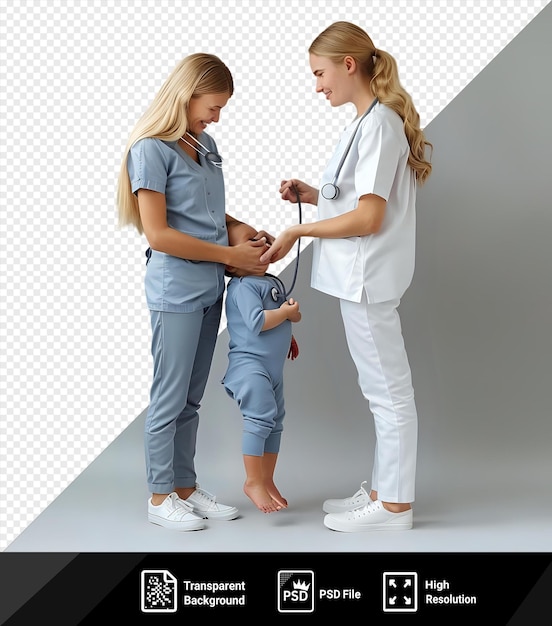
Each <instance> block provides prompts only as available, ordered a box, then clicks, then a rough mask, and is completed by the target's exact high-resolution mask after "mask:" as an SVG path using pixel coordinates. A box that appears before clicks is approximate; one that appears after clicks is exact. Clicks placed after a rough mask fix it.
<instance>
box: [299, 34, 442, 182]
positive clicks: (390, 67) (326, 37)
mask: <svg viewBox="0 0 552 626" xmlns="http://www.w3.org/2000/svg"><path fill="white" fill-rule="evenodd" d="M309 52H310V53H311V54H314V55H316V56H323V57H327V58H329V59H330V60H331V61H333V62H334V63H341V62H342V61H343V59H344V58H345V57H346V56H351V57H353V58H354V59H355V60H356V62H357V63H358V65H359V67H360V69H361V71H362V72H363V74H364V75H365V76H366V77H367V78H368V79H369V80H370V87H371V89H372V92H373V93H374V95H375V96H376V98H377V99H378V100H379V102H381V103H382V104H385V105H386V106H388V107H389V108H391V109H393V111H395V112H396V113H398V115H400V117H401V119H402V120H403V125H404V132H405V134H406V138H407V140H408V144H409V145H410V155H409V157H408V163H409V165H410V167H411V168H412V169H413V170H414V173H415V175H416V180H417V181H418V183H419V184H423V183H424V182H425V181H426V180H427V178H428V177H429V175H430V174H431V163H430V161H429V160H428V159H426V149H427V148H429V149H430V152H431V151H432V150H433V146H432V145H431V143H429V142H428V141H427V140H426V138H425V135H424V132H423V130H422V129H421V128H420V116H419V114H418V112H417V111H416V108H415V107H414V104H413V102H412V98H411V97H410V95H409V94H408V93H407V91H406V90H405V89H404V88H403V87H402V85H401V83H400V80H399V72H398V69H397V62H396V61H395V59H394V57H393V56H391V55H390V54H389V53H388V52H385V51H383V50H380V49H379V48H378V49H376V47H375V46H374V43H373V42H372V39H371V38H370V37H369V36H368V34H367V33H366V32H365V31H364V30H362V28H360V27H359V26H356V25H355V24H351V23H350V22H335V23H334V24H331V25H330V26H328V28H326V30H324V31H323V32H321V33H320V34H319V35H318V37H316V39H315V40H314V41H313V42H312V44H311V45H310V47H309Z"/></svg>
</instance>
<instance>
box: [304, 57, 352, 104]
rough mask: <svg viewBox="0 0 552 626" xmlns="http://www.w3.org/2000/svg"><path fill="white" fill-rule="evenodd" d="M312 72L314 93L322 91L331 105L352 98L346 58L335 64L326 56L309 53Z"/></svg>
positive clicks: (345, 101)
mask: <svg viewBox="0 0 552 626" xmlns="http://www.w3.org/2000/svg"><path fill="white" fill-rule="evenodd" d="M309 61H310V66H311V70H312V73H313V74H314V75H315V76H316V93H323V94H324V95H325V96H326V100H328V101H329V102H330V104H331V105H332V106H333V107H337V106H340V105H342V104H345V103H347V102H351V100H352V93H353V92H352V81H351V80H350V78H351V72H350V66H349V65H348V64H347V62H346V61H347V59H345V60H343V62H342V63H339V64H336V63H334V62H333V61H332V60H330V59H329V58H328V57H321V56H316V55H315V54H310V55H309Z"/></svg>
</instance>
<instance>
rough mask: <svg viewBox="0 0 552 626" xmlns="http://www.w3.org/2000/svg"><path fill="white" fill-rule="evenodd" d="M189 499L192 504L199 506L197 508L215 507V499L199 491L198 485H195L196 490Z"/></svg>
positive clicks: (202, 490)
mask: <svg viewBox="0 0 552 626" xmlns="http://www.w3.org/2000/svg"><path fill="white" fill-rule="evenodd" d="M191 497H192V501H193V502H194V504H195V505H196V506H199V508H202V509H207V508H209V509H214V508H216V507H217V497H216V496H215V495H214V494H212V493H209V492H208V491H205V490H204V489H200V488H199V485H196V489H195V491H194V492H193V493H192V495H191Z"/></svg>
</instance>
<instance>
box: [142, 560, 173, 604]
mask: <svg viewBox="0 0 552 626" xmlns="http://www.w3.org/2000/svg"><path fill="white" fill-rule="evenodd" d="M176 583H177V581H176V578H175V577H174V576H173V575H172V574H171V573H170V572H169V571H168V570H166V569H145V570H142V575H141V585H140V590H141V593H140V609H141V610H142V612H143V613H174V612H175V611H176V609H177V603H176V598H177V584H176Z"/></svg>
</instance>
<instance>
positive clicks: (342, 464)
mask: <svg viewBox="0 0 552 626" xmlns="http://www.w3.org/2000/svg"><path fill="white" fill-rule="evenodd" d="M551 33H552V5H548V6H547V7H546V8H545V9H544V10H543V11H542V12H541V13H540V14H539V15H538V16H537V17H536V18H535V19H534V20H533V21H532V22H531V23H530V24H529V25H528V26H527V27H526V28H525V29H524V30H523V31H522V32H521V33H520V34H519V35H518V36H517V37H516V38H515V39H514V40H513V41H512V42H511V43H510V44H509V45H508V46H507V47H506V48H505V49H504V50H503V51H502V52H501V53H500V54H499V55H498V56H497V57H496V58H495V59H494V60H493V61H492V62H491V63H490V64H489V65H488V66H487V68H486V69H485V70H484V71H482V72H481V73H480V74H479V75H478V77H477V78H476V79H475V80H473V81H472V82H471V83H470V84H469V85H468V86H467V87H466V88H465V89H464V90H463V91H462V92H461V93H460V94H459V95H458V96H457V97H456V98H455V99H454V101H453V102H452V103H451V104H450V105H449V106H447V107H446V108H445V109H444V110H443V111H442V112H441V113H440V114H439V116H438V117H437V118H435V119H434V120H433V121H432V122H431V124H430V125H429V126H428V128H427V129H426V131H427V136H428V138H429V140H430V141H431V142H432V143H433V144H434V157H433V163H434V172H433V175H432V177H431V178H430V180H429V182H428V184H427V185H426V186H425V187H423V188H422V189H421V190H420V192H419V196H418V252H417V269H416V273H415V277H414V281H413V284H412V286H411V288H410V290H409V291H408V292H407V294H406V296H405V297H404V299H403V302H402V304H401V308H400V310H401V318H402V321H403V329H404V335H405V340H406V343H407V349H408V352H409V355H410V361H411V366H412V371H413V377H414V385H415V390H416V397H417V403H418V409H419V415H420V448H419V450H420V456H419V480H418V493H419V494H420V493H422V494H428V493H434V494H439V493H443V492H445V491H446V492H448V493H449V494H450V492H451V490H452V491H453V492H456V493H458V494H460V492H461V491H462V490H466V492H468V491H469V490H470V489H471V488H472V487H478V486H479V487H483V490H484V491H485V492H487V493H489V494H492V491H493V489H497V488H511V490H512V493H514V492H515V491H516V489H519V488H520V485H521V484H522V483H519V481H520V480H522V481H524V480H531V481H533V483H532V485H533V487H535V486H537V484H538V483H539V482H542V484H543V486H545V487H546V490H547V491H548V492H549V491H550V488H549V486H548V484H549V482H550V481H549V477H550V475H551V474H552V469H551V461H550V456H551V455H550V451H549V448H550V442H551V441H552V419H551V418H552V408H551V403H550V394H551V391H552V369H551V361H552V332H551V329H550V321H551V319H552V271H551V270H552V245H551V241H550V240H551V239H552V210H551V209H552V167H551V166H552V158H551V154H552V153H551V146H552V121H551V116H550V111H551V108H550V107H551V102H552V85H551V82H552V81H551V79H550V66H549V65H550V60H551V59H552V44H551V41H552V37H551ZM474 45H477V42H474ZM465 62H466V63H469V62H470V57H469V50H466V58H465ZM315 137H316V129H315V128H313V140H315ZM310 260H311V250H310V247H306V248H305V249H304V250H303V252H302V255H301V263H300V272H299V278H298V281H297V285H296V287H295V290H294V292H293V296H294V297H295V298H296V299H298V300H299V302H300V304H301V308H302V311H303V320H302V321H301V322H300V323H299V324H298V325H295V327H294V330H295V336H296V337H297V340H298V342H299V347H300V350H301V354H300V356H299V358H298V359H297V360H296V361H294V362H288V363H287V365H286V404H287V417H286V431H285V434H284V438H283V445H282V452H281V464H280V467H281V470H280V471H281V472H282V474H283V477H284V478H283V480H286V478H287V480H288V481H289V483H290V485H292V486H293V485H298V486H300V489H301V492H302V493H304V487H305V483H307V484H308V483H309V481H318V482H329V483H333V484H335V486H336V488H337V487H338V486H340V487H341V486H345V485H347V486H348V487H347V488H348V489H349V490H350V488H351V486H354V485H355V484H357V481H358V480H360V479H361V478H362V477H365V478H368V477H369V468H370V466H371V462H372V446H373V428H372V422H371V419H370V418H369V416H368V409H367V406H366V403H365V401H364V400H363V398H362V397H361V396H360V392H359V390H358V387H357V384H356V372H355V370H354V367H353V365H352V363H351V360H350V358H349V355H348V352H347V348H346V345H345V342H344V335H343V329H342V325H341V319H340V315H339V310H338V304H337V302H336V301H335V300H334V299H333V298H331V297H329V296H325V295H323V294H319V293H317V292H315V291H313V290H311V289H310V286H309V277H310ZM292 271H293V267H292V266H290V267H288V268H287V269H286V271H285V272H284V273H283V275H282V277H283V278H284V279H285V280H287V282H288V283H289V282H290V281H291V274H292ZM227 341H228V337H227V333H226V332H223V333H222V334H221V336H220V340H219V343H218V347H217V352H216V356H215V362H214V366H213V372H212V379H211V382H210V384H209V387H208V389H207V393H206V396H205V402H204V408H203V411H202V415H203V417H202V426H201V431H200V440H199V448H198V466H199V468H200V469H201V468H202V466H203V470H202V471H206V470H207V469H209V468H211V469H212V458H213V455H214V454H216V456H217V458H218V459H219V460H221V461H223V462H224V463H226V464H227V465H226V467H228V468H229V471H230V472H232V471H234V470H236V471H239V472H242V469H241V457H240V443H239V437H240V428H241V424H240V418H239V413H238V411H237V407H235V406H234V405H233V404H232V402H231V401H230V400H229V399H228V398H227V397H226V396H225V394H224V392H223V390H222V388H221V385H220V383H219V379H220V376H221V375H222V373H223V372H224V368H225V365H226V348H227ZM217 465H218V463H217ZM219 467H220V466H219ZM426 497H427V495H426Z"/></svg>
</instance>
